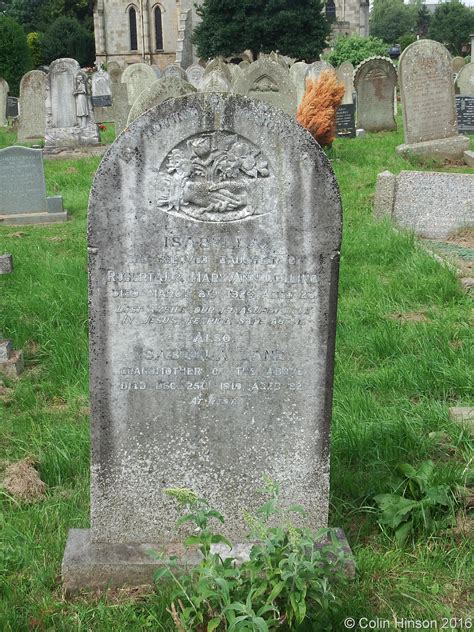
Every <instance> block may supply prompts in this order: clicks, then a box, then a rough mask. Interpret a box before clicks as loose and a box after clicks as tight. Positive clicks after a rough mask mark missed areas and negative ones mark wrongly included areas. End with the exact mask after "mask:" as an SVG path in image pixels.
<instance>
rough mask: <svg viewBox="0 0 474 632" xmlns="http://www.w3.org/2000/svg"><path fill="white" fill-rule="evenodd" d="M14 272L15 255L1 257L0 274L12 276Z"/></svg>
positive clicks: (7, 254)
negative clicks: (11, 273)
mask: <svg viewBox="0 0 474 632" xmlns="http://www.w3.org/2000/svg"><path fill="white" fill-rule="evenodd" d="M10 272H13V255H11V254H10V253H5V254H4V255H0V274H10Z"/></svg>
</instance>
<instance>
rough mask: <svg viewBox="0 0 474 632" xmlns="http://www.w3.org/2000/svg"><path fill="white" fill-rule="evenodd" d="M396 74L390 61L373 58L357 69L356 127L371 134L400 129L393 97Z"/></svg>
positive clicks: (355, 78) (355, 76) (383, 58)
mask: <svg viewBox="0 0 474 632" xmlns="http://www.w3.org/2000/svg"><path fill="white" fill-rule="evenodd" d="M396 85H397V70H396V68H395V66H394V65H393V64H392V62H391V61H390V59H388V58H385V57H371V58H370V59H366V60H365V61H363V62H362V63H361V64H359V65H358V66H357V68H356V69H355V72H354V86H355V90H356V94H357V125H358V126H359V127H362V128H363V129H365V130H366V131H368V132H380V131H383V130H394V129H397V124H396V122H395V116H394V107H393V102H394V94H395V88H396Z"/></svg>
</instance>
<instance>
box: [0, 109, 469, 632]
mask: <svg viewBox="0 0 474 632" xmlns="http://www.w3.org/2000/svg"><path fill="white" fill-rule="evenodd" d="M398 126H399V130H401V129H402V124H401V120H400V118H399V120H398ZM105 133H106V134H107V140H111V135H112V133H111V130H110V128H108V129H107V130H106V132H105ZM14 142H15V135H14V134H13V133H12V132H4V131H0V147H4V146H8V145H11V144H14ZM401 142H402V131H399V132H393V133H382V134H377V135H376V134H374V135H370V134H369V135H368V136H367V137H365V138H360V139H354V140H338V141H336V142H335V143H334V146H333V148H332V149H331V150H330V151H329V152H328V155H329V157H330V159H331V160H332V165H333V168H334V170H335V172H336V177H337V180H338V183H339V186H340V188H341V192H342V197H343V208H344V238H343V247H342V257H341V270H340V286H339V307H338V329H337V344H336V374H335V391H334V409H333V423H332V454H331V461H332V463H331V512H330V524H331V525H334V526H338V527H342V528H343V529H344V530H345V532H346V535H347V537H348V540H349V542H350V545H351V547H352V550H353V552H354V554H355V557H356V562H357V569H358V570H357V576H356V578H355V579H354V580H353V581H351V582H350V583H349V585H348V587H346V588H345V589H344V592H343V593H342V594H341V600H342V605H341V608H340V609H339V611H338V613H337V615H335V619H334V630H343V629H344V625H343V621H344V620H345V619H346V618H347V617H352V618H353V619H355V620H356V621H357V620H359V619H362V618H366V619H367V621H370V620H376V619H377V618H379V619H380V620H385V619H387V620H388V619H390V620H392V619H393V616H396V618H397V619H401V618H406V619H416V620H436V621H437V622H438V627H439V628H441V626H442V620H443V617H447V618H448V619H462V618H465V617H468V616H469V614H470V601H469V586H470V585H472V568H473V565H472V524H473V523H472V519H470V518H469V516H468V513H467V506H466V505H467V503H468V495H469V492H468V491H465V492H463V491H462V488H464V489H465V490H466V489H467V488H468V486H469V484H470V480H469V469H470V458H471V457H470V455H471V454H472V444H471V442H470V434H469V431H468V430H467V429H465V428H464V427H462V426H460V425H458V424H456V423H454V422H451V421H449V418H448V407H450V406H456V405H458V406H462V405H469V404H471V405H472V372H471V373H470V372H469V367H472V366H473V362H472V360H473V358H472V349H473V348H474V345H473V335H472V311H471V302H470V300H469V297H468V295H467V294H466V293H465V292H464V291H463V290H462V289H461V286H460V284H459V280H458V279H457V277H456V274H455V273H454V272H453V270H452V269H451V268H449V267H448V266H443V265H441V264H440V263H439V262H438V261H437V260H435V259H434V258H433V257H432V256H430V255H429V254H428V253H427V252H426V251H425V250H424V249H423V248H422V247H420V245H419V244H418V243H417V241H416V240H415V238H414V237H413V236H411V235H410V234H408V233H405V232H397V231H396V230H394V228H393V227H392V226H391V225H390V224H389V222H388V221H385V222H376V221H375V220H374V219H373V217H372V201H373V194H374V187H375V180H376V176H377V174H378V173H379V172H381V171H384V170H386V169H388V170H390V171H392V172H393V173H399V171H400V170H402V169H410V168H413V167H411V166H410V165H409V164H408V163H407V162H405V161H404V160H402V159H401V158H400V157H399V156H397V155H396V153H395V147H396V146H397V145H399V144H400V143H401ZM471 144H472V141H471ZM98 164H99V158H95V157H92V158H84V159H80V160H47V161H45V169H46V181H47V189H48V194H49V195H55V194H61V195H63V196H64V205H65V207H66V208H67V209H68V211H69V213H70V216H71V221H69V222H67V223H65V224H57V225H51V226H18V227H11V226H10V227H3V228H1V227H0V244H1V247H0V253H2V252H11V253H13V256H14V263H15V270H14V273H13V274H12V275H6V276H4V277H1V278H0V314H1V316H0V331H2V332H3V333H4V335H5V336H6V337H8V338H10V339H12V340H13V342H14V345H15V348H17V349H23V350H24V353H25V359H26V370H25V372H24V374H23V375H22V376H21V377H20V379H19V380H18V381H12V380H8V379H5V380H4V386H2V387H1V391H0V400H1V401H0V417H1V419H2V442H1V454H0V459H1V460H2V461H1V464H2V468H5V466H6V465H7V464H8V463H12V462H14V461H18V460H20V459H23V458H25V457H27V456H32V457H34V458H35V459H36V460H37V461H38V470H39V474H40V477H41V479H42V480H43V481H44V482H45V484H46V493H45V495H44V497H43V498H41V499H39V500H37V501H36V502H33V503H29V504H28V503H24V502H20V501H18V500H16V499H15V498H14V497H10V496H8V495H6V494H4V495H3V499H2V500H3V514H2V536H1V537H2V540H3V542H2V545H1V550H2V557H3V559H2V567H3V568H4V575H3V577H2V592H1V602H0V603H1V605H0V626H1V629H2V630H5V631H17V630H52V629H53V630H65V631H69V630H78V631H85V630H98V631H101V632H102V631H108V630H117V631H118V630H137V631H138V630H144V629H148V628H149V629H153V630H173V629H174V627H173V624H172V621H171V618H170V616H169V614H168V613H167V612H166V607H167V605H168V603H167V599H166V597H167V595H166V594H154V593H152V592H149V591H145V590H123V591H113V592H110V593H108V594H99V595H93V596H81V597H77V598H74V599H68V600H66V599H64V598H63V597H62V595H61V585H60V577H59V573H60V564H61V559H62V556H63V552H64V543H65V539H66V534H67V531H68V529H69V528H85V527H88V526H89V516H88V511H89V425H88V366H87V353H88V352H87V331H88V322H87V268H86V231H85V226H86V212H87V200H88V196H89V191H90V186H91V182H92V178H93V176H94V173H95V170H96V168H97V166H98ZM450 170H451V171H460V172H466V173H472V172H473V170H472V169H471V170H469V169H468V168H461V167H452V168H451V169H450ZM471 241H472V235H471ZM470 398H471V399H470ZM427 460H432V461H433V462H434V463H435V465H436V481H437V483H446V484H448V485H450V486H452V488H453V489H455V490H457V494H458V497H459V498H461V497H464V500H463V501H462V500H460V502H459V504H458V507H457V510H456V515H455V516H453V517H454V518H455V520H454V522H453V525H452V526H451V527H446V528H443V529H442V530H440V531H439V532H437V533H436V534H435V535H431V536H429V535H427V534H420V535H419V536H417V538H416V541H415V543H414V544H409V545H408V546H406V547H405V548H400V547H398V546H397V545H396V543H395V542H394V540H393V537H392V536H391V534H390V533H389V532H388V531H383V530H381V528H380V526H379V525H378V517H379V516H378V513H377V511H376V505H375V503H374V500H373V499H374V496H375V495H377V494H380V493H389V492H391V491H393V489H394V486H395V485H396V482H397V480H398V477H399V474H398V472H397V466H398V465H399V464H401V463H409V464H412V465H414V466H417V465H419V464H420V463H422V462H423V461H427ZM471 484H472V480H471ZM463 493H464V494H466V495H465V496H463ZM471 498H472V496H471ZM243 509H245V508H244V507H242V510H243ZM458 627H459V626H458ZM301 629H302V630H303V629H306V628H304V627H303V628H301ZM446 629H450V628H449V627H447V628H446Z"/></svg>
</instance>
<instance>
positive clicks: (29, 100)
mask: <svg viewBox="0 0 474 632" xmlns="http://www.w3.org/2000/svg"><path fill="white" fill-rule="evenodd" d="M45 127H46V74H45V73H44V72H42V71H41V70H30V72H27V73H26V75H23V77H22V78H21V82H20V122H19V125H18V140H19V141H20V142H23V141H25V140H29V139H34V138H44V133H45Z"/></svg>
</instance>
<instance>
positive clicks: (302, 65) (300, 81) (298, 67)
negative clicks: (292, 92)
mask: <svg viewBox="0 0 474 632" xmlns="http://www.w3.org/2000/svg"><path fill="white" fill-rule="evenodd" d="M307 68H308V64H307V63H306V62H305V61H297V62H296V63H294V64H293V65H292V66H290V70H289V73H290V77H291V80H292V81H293V84H294V86H295V88H296V104H297V105H299V104H300V103H301V100H302V99H303V97H304V92H305V88H306V85H305V75H306V70H307Z"/></svg>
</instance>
